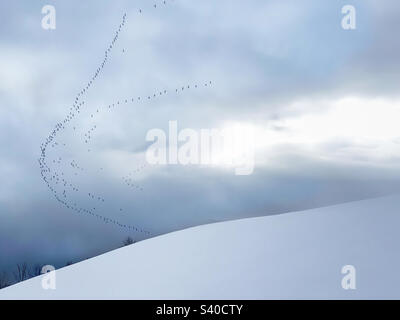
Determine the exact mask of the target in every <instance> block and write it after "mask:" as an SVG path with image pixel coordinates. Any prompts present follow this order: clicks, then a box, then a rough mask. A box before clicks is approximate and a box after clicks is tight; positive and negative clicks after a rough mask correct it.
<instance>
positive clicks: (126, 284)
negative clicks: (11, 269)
mask: <svg viewBox="0 0 400 320" xmlns="http://www.w3.org/2000/svg"><path fill="white" fill-rule="evenodd" d="M399 209H400V196H391V197H385V198H379V199H372V200H365V201H358V202H353V203H347V204H342V205H337V206H332V207H326V208H320V209H314V210H308V211H303V212H294V213H290V214H284V215H278V216H268V217H262V218H253V219H245V220H238V221H231V222H224V223H216V224H211V225H205V226H200V227H196V228H191V229H187V230H183V231H179V232H174V233H171V234H167V235H164V236H160V237H157V238H153V239H150V240H146V241H143V242H140V243H137V244H134V245H132V246H129V247H124V248H121V249H118V250H115V251H113V252H109V253H107V254H104V255H102V256H99V257H96V258H93V259H90V260H86V261H84V262H81V263H78V264H75V265H72V266H69V267H66V268H63V269H61V270H58V271H57V273H56V275H57V278H56V280H57V289H56V290H44V289H42V286H41V278H40V277H38V278H34V279H31V280H28V281H25V282H23V283H19V284H17V285H14V286H12V287H9V288H6V289H3V290H1V291H0V299H9V298H17V299H18V298H22V299H30V298H34V299H59V298H75V299H86V298H100V299H103V298H111V299H112V298H122V299H124V298H129V299H135V298H140V299H146V298H151V299H180V298H186V299H202V298H207V299H247V298H254V299H264V298H290V299H291V298H345V299H346V298H400V259H399V254H400V251H399V246H400V232H399V225H400V211H399ZM349 264H350V265H354V266H355V268H356V286H357V288H356V290H344V289H342V287H341V280H342V277H343V275H342V274H341V268H342V266H344V265H349Z"/></svg>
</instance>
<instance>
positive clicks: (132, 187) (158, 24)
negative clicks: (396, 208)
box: [0, 0, 400, 271]
mask: <svg viewBox="0 0 400 320" xmlns="http://www.w3.org/2000/svg"><path fill="white" fill-rule="evenodd" d="M47 4H50V5H53V6H54V7H55V9H56V29H55V30H44V29H43V28H42V25H41V20H42V18H43V16H44V15H43V14H42V13H41V9H42V7H43V6H44V5H47ZM154 4H155V5H156V6H155V7H154ZM347 4H351V5H353V6H354V7H355V8H356V19H357V20H356V29H355V30H344V29H343V28H342V27H341V20H342V18H343V14H342V13H341V9H342V7H343V6H344V5H347ZM399 13H400V5H399V4H398V3H397V2H396V1H394V0H386V1H384V2H378V1H372V0H363V1H359V0H347V1H336V0H335V1H329V2H321V1H316V0H305V1H294V0H288V1H284V2H282V1H278V0H270V1H266V0H250V1H245V2H244V1H236V0H233V1H232V0H230V1H228V0H221V1H218V2H215V1H210V0H205V1H201V2H199V1H197V2H193V1H185V0H167V1H165V4H164V3H163V1H160V0H156V1H153V2H149V1H144V0H142V1H113V2H109V1H94V0H91V1H85V2H84V3H80V2H78V1H75V2H71V1H69V2H65V1H35V2H32V1H26V0H25V1H18V2H7V4H6V3H5V2H2V3H1V4H0V30H2V31H1V33H0V130H1V131H0V144H1V146H2V148H1V149H0V177H1V184H0V270H7V271H8V270H12V269H13V268H14V267H15V265H16V263H21V262H24V261H27V262H28V263H30V264H36V263H39V264H52V265H55V266H57V267H59V266H62V265H64V264H65V263H66V262H69V261H78V260H81V259H85V258H88V257H91V256H93V255H97V254H100V253H102V252H106V251H108V250H111V249H114V248H116V247H118V246H120V245H121V243H122V241H123V239H124V238H126V237H127V236H131V237H132V238H134V239H135V240H143V239H146V238H148V237H153V236H157V235H160V234H163V233H166V232H171V231H174V230H179V229H183V228H186V227H190V226H194V225H199V224H205V223H212V222H216V221H223V220H231V219H239V218H246V217H255V216H265V215H272V214H280V213H286V212H290V211H296V210H303V209H307V208H316V207H320V206H328V205H331V204H337V203H343V202H348V201H354V200H359V199H366V198H372V197H377V196H382V195H387V194H392V193H398V192H399V191H400V180H399V178H400V174H399V170H398V169H399V165H398V163H397V162H398V159H399V157H400V148H399V144H400V129H398V124H397V121H396V119H397V118H398V115H399V113H400V107H399V102H400V100H399V92H400V91H399V90H398V81H397V78H398V74H399V71H400V70H399V68H400V63H399V55H398V52H399V49H400V40H399V39H398V37H396V36H395V32H396V30H398V27H399V23H400V22H399V21H400V20H399V19H398V17H399ZM117 31H118V33H116V32H117ZM116 34H118V37H117V39H116V40H115V41H113V39H114V37H115V35H116ZM110 44H112V50H110V51H107V49H108V48H110V47H109V46H110ZM106 52H107V55H106V56H105V53H106ZM105 57H107V60H106V62H105V63H104V65H103V66H102V63H103V62H104V59H105ZM100 66H101V70H100V71H99V72H97V73H98V76H97V75H96V77H95V79H94V80H92V79H93V76H94V75H95V74H96V71H97V70H98V68H100ZM90 80H92V82H93V83H92V84H90V86H89V87H90V88H87V84H88V82H89V81H90ZM84 88H87V89H86V90H85V92H84V94H83V93H82V90H83V89H84ZM80 93H81V95H80V96H79V100H78V103H82V102H84V103H83V104H79V106H80V109H79V111H80V112H79V113H78V112H77V109H76V107H77V104H75V101H76V100H75V99H76V97H77V95H78V94H80ZM139 97H140V98H141V99H140V100H139V99H138V98H139ZM149 97H150V98H149ZM132 99H133V100H134V101H132ZM125 100H127V101H128V102H127V103H125ZM118 102H120V103H118ZM71 112H72V113H73V114H74V116H72V115H71V114H72V113H71ZM66 117H67V119H68V121H67V122H66V123H64V126H63V128H62V130H60V131H59V132H57V137H56V138H55V139H54V141H52V142H51V143H48V144H46V166H47V168H48V169H49V170H50V171H49V172H43V171H42V170H43V168H41V167H40V164H39V162H38V160H39V159H40V157H41V155H42V154H41V152H42V150H43V149H41V148H43V147H44V146H45V143H46V141H47V140H46V139H48V137H49V135H51V133H52V131H53V130H54V128H55V126H56V124H58V123H62V121H63V120H64V119H66ZM169 121H177V123H178V129H179V130H181V129H184V128H191V129H193V130H197V131H199V130H201V129H213V128H217V129H224V128H225V129H226V128H228V129H229V128H232V127H235V126H239V127H245V128H250V129H251V130H252V132H254V139H253V140H252V141H251V142H252V143H253V144H254V170H253V172H252V174H250V175H243V176H239V175H235V172H234V168H232V166H230V165H227V164H224V163H223V164H220V165H212V166H210V165H187V166H183V165H152V164H149V163H148V162H147V161H146V150H147V149H148V147H149V144H150V143H149V142H148V141H146V134H147V132H148V131H149V130H152V129H154V128H159V129H162V130H164V131H165V132H168V125H169ZM55 142H57V144H56V145H54V143H55ZM168 142H169V138H168ZM71 163H72V164H71ZM42 164H43V163H42ZM43 177H46V179H47V182H48V183H49V185H50V186H52V188H54V189H53V190H52V189H49V187H48V185H47V183H46V181H44V179H43ZM66 181H68V183H67V182H66ZM64 184H66V185H64ZM76 189H78V190H76ZM64 190H65V193H64ZM54 191H56V192H58V193H57V195H58V196H59V198H60V197H61V199H62V201H64V202H68V203H69V204H71V206H70V207H69V208H68V207H67V206H66V205H64V204H63V203H62V202H60V201H58V200H57V198H56V197H55V193H54ZM64 194H65V196H64ZM72 206H73V207H74V208H75V209H76V210H74V209H73V208H72Z"/></svg>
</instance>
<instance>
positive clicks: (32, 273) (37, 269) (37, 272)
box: [29, 264, 42, 277]
mask: <svg viewBox="0 0 400 320" xmlns="http://www.w3.org/2000/svg"><path fill="white" fill-rule="evenodd" d="M41 274H42V266H41V265H40V264H35V266H34V267H33V268H31V270H30V272H29V276H30V277H37V276H40V275H41Z"/></svg>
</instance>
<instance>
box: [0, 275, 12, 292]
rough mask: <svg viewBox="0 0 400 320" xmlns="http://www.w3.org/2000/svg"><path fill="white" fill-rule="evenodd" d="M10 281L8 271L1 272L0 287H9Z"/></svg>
mask: <svg viewBox="0 0 400 320" xmlns="http://www.w3.org/2000/svg"><path fill="white" fill-rule="evenodd" d="M10 284H11V283H10V281H9V280H8V276H7V273H5V272H3V273H0V289H2V288H5V287H8V286H9V285H10Z"/></svg>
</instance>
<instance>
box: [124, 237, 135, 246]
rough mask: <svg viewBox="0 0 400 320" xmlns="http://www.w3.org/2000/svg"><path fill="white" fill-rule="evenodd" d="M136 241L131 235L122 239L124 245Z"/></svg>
mask: <svg viewBox="0 0 400 320" xmlns="http://www.w3.org/2000/svg"><path fill="white" fill-rule="evenodd" d="M135 242H136V241H135V240H133V239H132V238H131V237H128V238H126V239H125V240H124V241H123V244H124V246H130V245H131V244H134V243H135Z"/></svg>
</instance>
